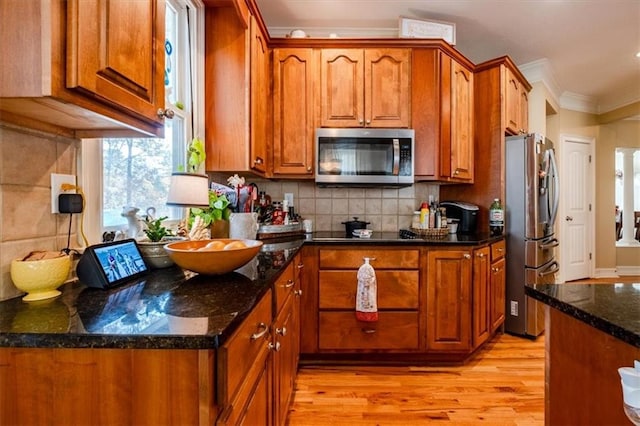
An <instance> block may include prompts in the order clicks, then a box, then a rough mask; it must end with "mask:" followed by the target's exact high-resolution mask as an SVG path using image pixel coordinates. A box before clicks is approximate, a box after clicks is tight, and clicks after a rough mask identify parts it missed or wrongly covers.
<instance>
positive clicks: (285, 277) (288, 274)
mask: <svg viewBox="0 0 640 426" xmlns="http://www.w3.org/2000/svg"><path fill="white" fill-rule="evenodd" d="M294 262H295V261H292V262H291V263H290V264H289V266H287V268H286V269H285V270H284V272H283V273H282V275H280V276H279V277H278V279H277V280H276V282H275V283H274V284H273V288H274V297H275V298H276V300H275V302H276V303H275V306H276V311H275V315H277V314H278V312H280V310H281V309H282V307H283V306H284V303H285V301H286V300H287V297H288V296H289V295H290V294H291V293H292V292H293V288H294V286H295V276H296V274H295V272H296V265H295V263H294Z"/></svg>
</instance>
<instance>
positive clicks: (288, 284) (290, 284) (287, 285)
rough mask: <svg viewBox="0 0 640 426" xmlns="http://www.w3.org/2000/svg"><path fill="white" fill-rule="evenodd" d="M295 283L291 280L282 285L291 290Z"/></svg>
mask: <svg viewBox="0 0 640 426" xmlns="http://www.w3.org/2000/svg"><path fill="white" fill-rule="evenodd" d="M295 284H296V283H295V282H293V281H291V280H287V283H286V284H285V285H284V288H291V287H293V286H294V285H295Z"/></svg>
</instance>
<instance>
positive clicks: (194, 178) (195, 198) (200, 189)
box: [167, 173, 209, 207]
mask: <svg viewBox="0 0 640 426" xmlns="http://www.w3.org/2000/svg"><path fill="white" fill-rule="evenodd" d="M167 205H169V206H177V207H208V206H209V177H208V176H207V175H200V174H195V173H173V174H172V175H171V182H170V183H169V195H168V196H167Z"/></svg>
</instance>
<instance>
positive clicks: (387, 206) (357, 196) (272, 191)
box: [212, 173, 440, 232]
mask: <svg viewBox="0 0 640 426" xmlns="http://www.w3.org/2000/svg"><path fill="white" fill-rule="evenodd" d="M227 177H228V176H227V175H222V174H220V173H218V174H214V175H212V180H214V181H216V182H218V183H223V184H224V183H226V179H227ZM245 179H246V181H247V182H253V183H255V184H256V185H258V188H259V190H260V191H265V192H266V193H267V194H268V195H269V196H271V199H272V201H276V200H283V199H284V194H286V193H291V194H293V205H294V207H295V211H296V212H297V213H298V214H300V216H302V217H303V218H304V219H311V220H312V221H313V228H314V230H315V231H344V229H345V227H344V225H343V224H342V222H346V221H349V220H351V219H353V217H357V218H358V220H364V221H366V222H371V224H370V225H368V226H367V227H368V228H370V229H372V230H373V231H378V232H380V231H383V232H397V231H398V229H400V228H408V227H409V226H410V225H411V217H412V215H413V212H414V211H415V210H418V209H419V207H420V203H421V202H422V201H426V200H428V198H429V195H433V196H434V198H435V199H438V198H439V188H440V187H439V186H438V185H434V184H429V183H417V184H415V185H412V186H408V187H403V188H397V189H396V188H346V187H344V188H322V187H318V186H316V185H315V183H314V182H313V181H268V180H264V179H250V178H245Z"/></svg>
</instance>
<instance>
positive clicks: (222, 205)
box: [189, 189, 231, 240]
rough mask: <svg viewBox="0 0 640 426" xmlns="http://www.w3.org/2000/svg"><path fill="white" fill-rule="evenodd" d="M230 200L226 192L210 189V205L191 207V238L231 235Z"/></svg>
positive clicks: (225, 236) (226, 236)
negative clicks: (207, 232) (207, 234)
mask: <svg viewBox="0 0 640 426" xmlns="http://www.w3.org/2000/svg"><path fill="white" fill-rule="evenodd" d="M229 205H230V202H229V199H228V198H227V196H226V195H225V194H224V193H221V192H218V191H215V190H213V189H211V190H209V207H207V208H204V209H201V208H195V207H194V208H191V212H190V217H189V229H190V230H191V231H190V232H189V238H190V239H192V240H198V239H204V238H207V237H208V236H206V235H204V234H206V231H207V230H208V231H209V233H210V235H209V236H210V237H211V238H228V237H229V217H230V216H231V208H230V207H229Z"/></svg>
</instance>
